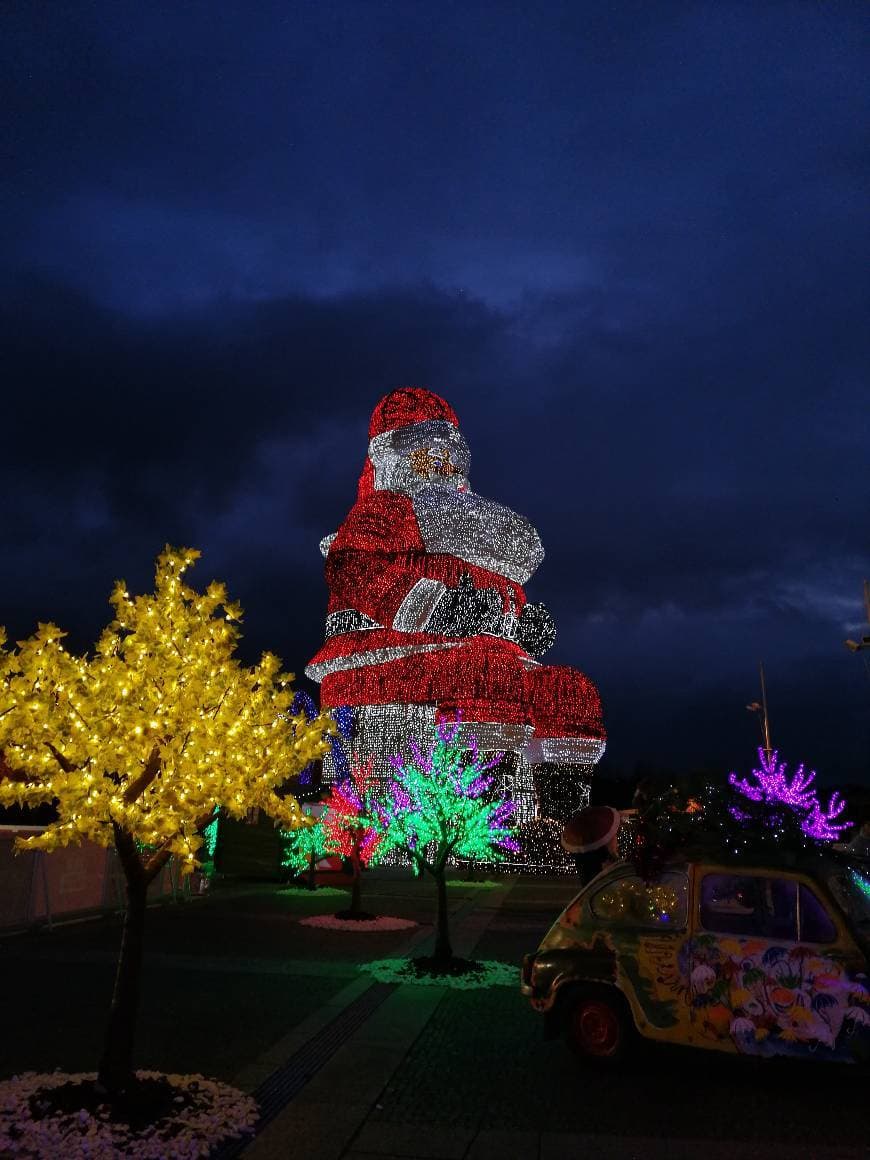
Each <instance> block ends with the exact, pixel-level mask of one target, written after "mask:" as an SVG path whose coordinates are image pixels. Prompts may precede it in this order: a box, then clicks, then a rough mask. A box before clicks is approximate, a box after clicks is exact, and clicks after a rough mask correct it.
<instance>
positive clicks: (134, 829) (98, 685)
mask: <svg viewBox="0 0 870 1160" xmlns="http://www.w3.org/2000/svg"><path fill="white" fill-rule="evenodd" d="M198 556H199V552H196V551H193V550H189V549H177V550H176V549H172V548H169V547H167V548H166V549H165V550H164V551H163V553H162V555H160V556H159V557H158V560H157V569H156V581H155V591H154V592H153V593H152V594H149V595H147V596H137V597H135V598H132V597H131V596H130V594H129V593H128V592H127V588H126V585H125V584H124V582H123V581H119V582H118V583H117V585H116V586H115V590H114V592H113V593H112V596H111V598H110V601H111V604H112V605H113V606H114V609H115V619H114V620H113V621H112V623H111V624H110V625H109V626H108V628H106V630H105V631H104V632H103V635H102V636H101V637H100V640H99V643H98V644H97V648H96V652H95V654H94V656H93V657H87V656H73V655H72V654H71V653H69V652H68V651H67V650H66V649H65V648H64V646H63V644H62V638H63V636H64V635H65V634H64V633H62V632H61V631H60V630H59V629H58V628H56V627H55V626H54V625H52V624H40V625H39V631H38V632H37V633H36V635H35V636H33V637H31V638H30V639H29V640H25V641H20V642H19V643H18V647H17V649H7V648H5V647H4V646H5V644H6V635H5V633H4V632H2V630H0V752H4V753H5V757H6V762H7V764H8V767H9V768H10V769H11V771H12V772H11V776H10V775H8V774H7V776H6V778H5V779H2V780H0V805H12V804H19V805H37V804H40V803H45V802H54V804H55V807H56V810H57V820H56V821H55V822H52V823H51V824H50V825H49V826H48V827H47V828H46V830H45V832H44V833H42V834H40V835H37V836H35V837H32V838H27V839H24V840H20V841H19V845H20V846H21V847H26V848H31V849H32V848H36V849H41V850H46V851H51V850H54V849H56V848H57V847H59V846H67V845H71V844H76V843H79V842H81V841H82V840H84V839H87V840H89V841H92V842H97V843H99V844H100V845H102V846H114V847H115V849H116V850H117V852H118V859H119V861H120V865H121V866H122V867H123V871H124V876H125V879H126V885H127V912H126V917H125V922H124V933H123V937H122V941H121V953H120V958H119V963H118V973H117V977H116V980H115V990H114V995H113V998H112V1007H111V1011H110V1015H109V1020H108V1024H107V1029H106V1039H105V1045H104V1050H103V1056H102V1060H101V1062H100V1069H99V1083H100V1084H101V1085H102V1087H103V1088H104V1089H105V1090H106V1091H107V1092H108V1093H109V1094H110V1095H120V1094H122V1093H123V1092H124V1091H125V1090H127V1089H128V1088H129V1086H130V1085H131V1084H132V1083H133V1077H134V1073H133V1070H132V1055H133V1035H134V1030H135V1022H136V1011H137V1006H138V994H139V975H140V970H141V963H142V937H143V927H144V917H145V901H146V891H147V888H148V884H149V883H150V882H151V881H152V880H153V879H154V878H155V877H156V875H157V874H158V873H159V872H160V870H161V868H162V867H163V866H164V865H165V863H166V862H167V861H168V859H169V858H170V857H172V858H175V859H177V860H178V863H179V865H180V866H181V869H182V871H184V872H189V871H190V870H192V869H193V868H194V867H195V866H196V865H197V864H198V852H199V849H200V846H201V844H202V838H201V834H200V831H201V830H202V828H203V827H204V826H205V825H206V824H207V823H208V821H209V820H210V819H211V817H212V814H213V813H214V810H215V808H216V807H218V806H221V807H224V808H225V809H226V810H227V811H228V812H229V813H230V814H231V815H232V816H234V817H237V818H241V817H244V816H245V814H246V812H247V811H248V810H249V809H250V808H252V807H255V806H256V807H259V808H260V809H262V810H264V811H265V812H266V813H267V814H269V815H271V816H272V817H274V818H276V819H277V820H278V821H280V822H281V824H282V826H283V827H284V828H285V829H293V828H296V827H298V826H300V825H306V824H308V823H307V821H306V819H305V818H304V816H303V814H302V812H301V810H300V807H299V805H298V803H297V801H296V799H295V798H293V797H289V796H288V797H281V796H279V794H278V793H277V792H276V791H277V790H278V789H279V787H280V786H281V784H282V783H283V782H285V781H286V780H287V778H289V777H291V776H293V775H294V774H296V773H298V772H299V771H300V770H301V769H302V768H304V766H306V765H307V764H308V763H309V762H310V761H311V760H312V759H314V758H317V757H320V756H321V754H322V753H323V752H324V751H325V750H326V749H327V748H328V742H326V741H325V740H324V734H325V733H327V732H328V731H330V730H331V728H332V724H331V721H330V719H329V718H327V717H323V716H321V717H318V718H316V719H315V720H313V721H310V722H309V721H308V720H307V719H306V717H305V714H304V713H301V714H299V715H298V716H295V717H294V716H290V715H289V712H288V711H289V708H290V705H291V701H292V697H293V694H292V690H291V689H290V681H291V680H292V679H293V677H292V674H287V673H282V672H281V671H280V670H281V662H280V661H279V659H278V658H277V657H275V656H272V655H271V654H269V653H264V654H263V656H262V659H261V660H260V662H259V664H257V665H254V666H253V667H252V668H246V667H244V666H243V665H242V664H241V663H240V662H239V661H238V660H237V659H236V658H235V657H234V655H233V654H234V652H235V648H236V644H237V642H238V639H239V628H238V624H239V621H240V618H241V608H239V606H238V605H236V604H232V603H230V601H229V600H228V598H227V593H226V589H225V588H224V586H223V584H219V583H212V584H209V586H208V588H206V590H205V592H197V591H195V590H194V589H193V588H191V587H189V586H188V585H187V584H186V583H185V581H184V578H183V577H184V573H185V571H186V569H187V568H188V567H189V566H190V565H191V564H192V563H193V562H194V560H196V558H197V557H198Z"/></svg>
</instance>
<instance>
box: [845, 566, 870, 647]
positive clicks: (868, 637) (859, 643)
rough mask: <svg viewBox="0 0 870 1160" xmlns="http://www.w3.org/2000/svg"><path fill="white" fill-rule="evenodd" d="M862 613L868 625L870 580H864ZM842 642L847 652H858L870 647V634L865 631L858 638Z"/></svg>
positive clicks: (869, 621)
mask: <svg viewBox="0 0 870 1160" xmlns="http://www.w3.org/2000/svg"><path fill="white" fill-rule="evenodd" d="M864 614H865V615H866V617H867V623H868V625H870V580H865V581H864ZM844 643H845V645H846V648H847V649H848V650H849V652H860V651H861V650H862V649H865V648H870V634H866V633H865V635H864V636H862V637H861V639H860V640H847V641H845V642H844Z"/></svg>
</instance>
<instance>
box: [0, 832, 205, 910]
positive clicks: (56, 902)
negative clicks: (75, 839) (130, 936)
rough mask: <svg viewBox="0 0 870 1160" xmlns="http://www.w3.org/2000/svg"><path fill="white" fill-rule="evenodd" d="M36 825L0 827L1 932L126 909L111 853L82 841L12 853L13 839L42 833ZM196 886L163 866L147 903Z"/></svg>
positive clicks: (172, 868) (115, 858)
mask: <svg viewBox="0 0 870 1160" xmlns="http://www.w3.org/2000/svg"><path fill="white" fill-rule="evenodd" d="M41 833H42V827H39V826H0V930H3V929H6V930H8V929H15V928H19V927H29V926H48V927H51V925H52V923H53V922H54V921H58V920H63V919H67V918H71V917H74V916H77V915H85V914H94V913H100V912H103V911H119V910H123V909H124V906H125V896H124V894H125V888H124V874H123V871H122V870H121V866H120V864H119V862H118V856H117V854H116V853H115V851H114V850H113V849H105V848H104V847H102V846H96V845H94V843H93V842H82V844H81V845H80V846H66V847H64V848H62V849H59V850H54V851H52V853H50V854H46V853H45V852H44V851H42V850H17V849H16V848H15V839H16V838H18V837H22V838H24V837H28V836H30V835H34V834H41ZM199 885H200V882H199V877H198V876H197V881H196V883H194V884H193V886H192V885H191V877H190V876H188V877H186V878H183V879H182V878H181V876H180V875H179V873H178V868H177V866H176V865H175V863H174V862H173V861H169V862H167V864H166V865H165V866H164V867H163V869H162V871H161V872H160V874H159V875H158V876H157V878H155V880H154V881H153V882H152V883H151V885H150V886H149V888H148V899H149V901H150V902H156V901H158V900H159V899H161V898H167V897H178V896H180V895H183V896H189V895H190V893H191V890H192V889H193V890H197V889H198V888H199Z"/></svg>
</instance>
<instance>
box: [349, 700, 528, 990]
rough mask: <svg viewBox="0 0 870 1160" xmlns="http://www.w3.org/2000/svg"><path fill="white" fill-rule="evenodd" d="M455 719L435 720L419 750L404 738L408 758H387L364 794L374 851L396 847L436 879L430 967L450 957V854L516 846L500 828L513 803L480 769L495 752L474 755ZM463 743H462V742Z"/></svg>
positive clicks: (486, 854) (479, 855) (494, 853)
mask: <svg viewBox="0 0 870 1160" xmlns="http://www.w3.org/2000/svg"><path fill="white" fill-rule="evenodd" d="M458 735H459V722H458V721H457V722H455V723H450V722H447V723H443V724H441V725H439V726H438V728H437V731H436V738H435V742H434V743H433V745H432V746H431V748H430V749H429V750H428V751H427V752H424V751H423V750H421V749H420V747H419V746H418V745H417V744H416V743H414V742H412V743H411V746H410V751H411V760H410V761H408V760H405V759H403V758H402V757H393V758H391V759H390V760H391V763H392V765H393V767H394V769H395V771H396V772H395V774H394V776H393V779H392V781H391V782H390V784H389V786H388V788H387V789H386V791H385V792H384V793H383V794H382V795H380V796H378V797H377V798H376V799H374V800H372V801H371V803H370V808H371V810H372V813H373V818H372V821H373V824H374V826H375V827H376V829H377V831H378V833H379V834H380V839H381V842H380V846H379V849H378V854H379V855H380V856H383V855H384V854H386V853H387V852H388V851H389V850H393V849H400V850H404V851H405V852H406V853H407V854H408V855H409V856H410V858H411V862H412V864H413V867H414V870H415V872H416V873H417V874H421V873H422V872H423V871H426V873H428V874H431V875H432V877H433V878H434V879H435V884H436V887H437V897H438V904H437V917H436V924H435V952H434V955H433V968H434V969H436V970H437V969H439V968H442V969H446V968H449V967H450V964H451V962H454V960H453V948H452V947H451V944H450V933H449V929H448V920H447V883H446V879H445V874H446V870H447V863H448V860H449V859H450V857H451V855H455V856H457V857H460V858H474V859H485V860H486V861H490V862H492V861H498V860H499V859H500V858H501V857H502V855H501V850H514V851H515V850H517V849H518V846H517V843H516V841H515V840H514V838H513V837H512V835H511V832H510V830H509V829H508V823H509V819H510V816H511V814H512V813H513V809H514V804H513V802H511V801H504V800H495V801H494V800H492V798H491V797H490V796H489V791H490V790H491V789H492V784H493V777H492V775H491V774H489V773H488V770H490V769H491V768H492V767H493V766H494V765H496V764H497V763H498V760H499V757H500V755H496V756H495V757H493V758H492V759H490V760H489V761H487V762H484V761H482V760H481V757H480V754H479V753H478V749H477V742H476V741H475V740H474V739H473V738H472V739H470V741H469V742H467V743H464V744H463V746H460V745H458V744H457V743H456V742H457V737H458ZM465 744H468V745H470V746H471V748H470V750H467V749H465V748H464V745H465Z"/></svg>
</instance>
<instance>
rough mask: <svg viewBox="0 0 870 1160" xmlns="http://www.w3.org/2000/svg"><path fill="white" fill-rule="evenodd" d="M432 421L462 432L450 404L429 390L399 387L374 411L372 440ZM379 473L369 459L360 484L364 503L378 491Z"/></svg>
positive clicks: (370, 433)
mask: <svg viewBox="0 0 870 1160" xmlns="http://www.w3.org/2000/svg"><path fill="white" fill-rule="evenodd" d="M430 419H441V420H443V421H444V422H446V423H450V424H451V425H452V426H454V427H456V428H457V429H458V428H459V419H458V418H457V417H456V412H455V411H454V410H453V408H452V407H451V406H450V404H449V403H448V402H447V401H446V400H445V399H442V398H441V396H440V395H436V394H435V392H434V391H427V390H426V388H425V387H399V389H398V390H397V391H390V393H389V394H388V395H384V397H383V398H382V399H381V400H380V402H379V403H378V404H377V406H376V407H375V409H374V411H372V417H371V421H370V422H369V439H370V440H371V439H374V438H375V436H377V435H383V434H385V433H386V432H387V431H397V430H399V429H400V428H401V427H412V426H414V424H415V423H425V422H426V421H427V420H430ZM374 480H375V473H374V467H373V466H372V461H371V459H370V458H368V457H366V461H365V466H364V467H363V470H362V475H361V476H360V481H359V493H358V494H359V498H360V499H363V498H364V497H366V496H369V495H371V494H372V492H373V491H374Z"/></svg>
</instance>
